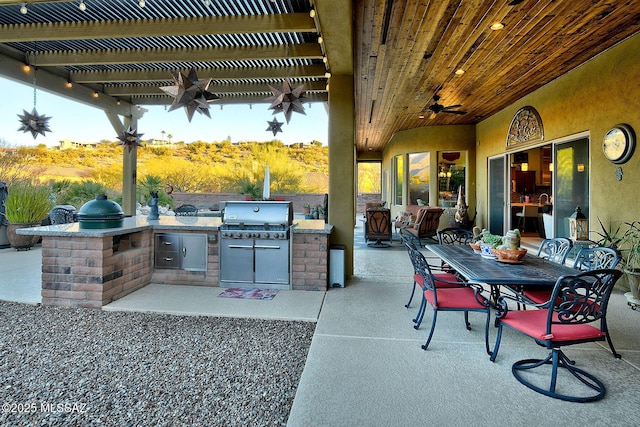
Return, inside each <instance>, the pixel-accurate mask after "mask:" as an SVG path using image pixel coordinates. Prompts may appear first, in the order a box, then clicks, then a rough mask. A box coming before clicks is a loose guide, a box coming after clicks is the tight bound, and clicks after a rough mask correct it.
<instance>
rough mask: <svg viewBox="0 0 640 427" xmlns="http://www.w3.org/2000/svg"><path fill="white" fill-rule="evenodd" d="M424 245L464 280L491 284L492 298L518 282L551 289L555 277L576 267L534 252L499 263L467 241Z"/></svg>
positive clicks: (520, 284) (514, 289) (519, 285)
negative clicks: (519, 259) (515, 260)
mask: <svg viewBox="0 0 640 427" xmlns="http://www.w3.org/2000/svg"><path fill="white" fill-rule="evenodd" d="M428 249H429V250H430V251H431V252H432V253H433V254H434V255H436V256H438V257H439V258H440V259H442V260H443V261H444V262H445V263H446V264H448V265H449V266H450V267H451V268H453V269H454V270H456V271H457V272H458V273H459V274H460V275H461V276H462V277H464V278H465V279H466V280H467V281H469V282H473V283H481V284H487V285H489V286H490V287H491V296H492V300H493V301H494V302H495V301H496V300H497V298H498V296H499V295H500V287H501V286H507V287H508V288H509V289H510V290H511V291H513V292H517V289H518V288H519V287H521V286H540V287H545V286H546V287H549V289H551V288H552V287H553V286H554V285H555V283H556V281H557V280H558V277H560V276H566V275H573V274H576V270H574V269H572V268H570V267H567V266H564V265H560V264H556V263H554V262H551V261H548V260H546V259H543V258H540V257H537V256H535V255H531V254H528V253H527V254H526V255H525V256H524V257H523V258H522V262H521V263H517V264H513V263H503V262H500V261H498V260H496V259H492V258H485V257H483V256H482V255H480V254H476V253H474V252H473V249H472V248H471V247H470V246H468V245H430V246H428Z"/></svg>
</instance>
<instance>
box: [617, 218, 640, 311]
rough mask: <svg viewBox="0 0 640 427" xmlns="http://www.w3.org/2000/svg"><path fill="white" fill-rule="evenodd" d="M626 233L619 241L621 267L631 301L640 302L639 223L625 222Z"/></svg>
mask: <svg viewBox="0 0 640 427" xmlns="http://www.w3.org/2000/svg"><path fill="white" fill-rule="evenodd" d="M625 224H626V225H627V226H628V229H627V231H626V232H625V233H624V234H623V236H622V238H621V239H620V248H621V249H622V250H623V253H624V257H623V263H622V264H623V265H622V271H624V273H625V276H626V277H627V283H629V287H630V288H631V296H632V297H633V299H636V300H640V221H633V222H626V223H625Z"/></svg>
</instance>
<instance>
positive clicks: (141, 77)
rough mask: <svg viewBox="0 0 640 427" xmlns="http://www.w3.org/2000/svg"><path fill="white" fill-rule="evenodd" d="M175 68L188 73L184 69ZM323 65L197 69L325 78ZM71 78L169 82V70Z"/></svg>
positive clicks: (215, 75) (205, 74)
mask: <svg viewBox="0 0 640 427" xmlns="http://www.w3.org/2000/svg"><path fill="white" fill-rule="evenodd" d="M175 71H183V72H185V73H186V72H188V70H186V69H176V70H175ZM325 72H326V69H325V67H324V65H308V66H304V67H264V68H257V67H256V68H196V73H197V75H198V77H199V78H201V79H204V78H212V79H214V80H239V79H240V80H251V79H281V78H284V77H286V76H288V77H291V78H296V77H306V78H325ZM70 80H71V81H73V82H78V83H99V84H102V83H105V82H110V83H114V82H124V83H126V82H153V81H160V82H166V81H171V73H170V72H169V71H167V70H127V71H72V72H71V73H70Z"/></svg>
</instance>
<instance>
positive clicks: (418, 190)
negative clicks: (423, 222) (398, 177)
mask: <svg viewBox="0 0 640 427" xmlns="http://www.w3.org/2000/svg"><path fill="white" fill-rule="evenodd" d="M430 162H431V155H430V153H412V154H409V204H410V205H428V204H429V183H430V174H431V163H430Z"/></svg>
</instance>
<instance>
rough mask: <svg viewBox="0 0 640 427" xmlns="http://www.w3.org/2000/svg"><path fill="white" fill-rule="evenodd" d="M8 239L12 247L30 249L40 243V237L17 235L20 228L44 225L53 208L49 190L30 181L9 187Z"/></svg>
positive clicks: (5, 203) (5, 204)
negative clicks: (43, 222)
mask: <svg viewBox="0 0 640 427" xmlns="http://www.w3.org/2000/svg"><path fill="white" fill-rule="evenodd" d="M4 207H5V213H4V215H5V217H6V218H7V221H8V222H9V225H8V226H7V239H8V240H9V244H10V245H11V247H13V248H15V249H17V250H21V249H30V248H31V247H32V246H33V245H34V244H36V243H37V242H38V239H39V236H23V235H20V234H17V233H16V230H18V229H19V228H28V227H35V226H38V225H40V224H41V223H42V220H43V219H44V218H46V216H47V214H48V213H49V211H50V210H51V208H52V203H51V198H50V194H49V189H48V188H47V187H44V186H39V185H34V184H32V183H30V182H28V181H17V182H15V183H13V184H12V185H11V186H10V187H9V192H8V195H7V198H6V199H5V201H4Z"/></svg>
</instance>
